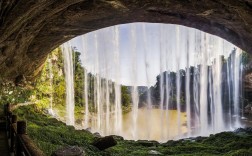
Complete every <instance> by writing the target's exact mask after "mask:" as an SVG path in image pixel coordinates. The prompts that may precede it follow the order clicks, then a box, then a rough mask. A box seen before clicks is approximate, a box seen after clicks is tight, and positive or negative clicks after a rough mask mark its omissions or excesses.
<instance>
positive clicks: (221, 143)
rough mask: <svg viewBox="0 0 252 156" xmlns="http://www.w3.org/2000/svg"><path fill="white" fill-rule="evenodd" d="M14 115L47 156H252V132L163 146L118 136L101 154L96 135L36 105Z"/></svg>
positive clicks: (221, 134)
mask: <svg viewBox="0 0 252 156" xmlns="http://www.w3.org/2000/svg"><path fill="white" fill-rule="evenodd" d="M14 113H15V114H16V115H18V118H19V120H27V123H28V127H27V130H28V134H29V136H30V137H31V138H32V139H33V140H34V142H35V143H36V144H37V146H38V147H39V148H40V149H41V150H42V151H44V153H45V154H46V155H51V154H52V153H53V152H54V151H55V150H57V149H58V148H61V147H63V146H67V145H70V146H79V147H82V149H84V151H85V153H86V155H87V156H148V155H152V154H151V152H153V151H154V152H155V151H156V152H158V153H160V154H161V155H181V156H182V155H185V156H190V155H191V156H197V155H198V156H199V155H204V156H208V155H227V156H229V155H231V156H239V155H245V156H246V155H252V130H251V131H246V132H242V133H233V132H222V133H219V134H215V135H211V136H210V137H198V138H196V139H191V140H183V139H182V140H178V141H172V140H170V141H168V142H166V143H162V144H160V143H156V142H153V144H151V143H150V142H147V141H132V140H124V139H123V138H122V137H119V136H114V138H115V139H116V140H117V145H116V146H114V147H111V148H109V149H107V150H105V151H99V150H98V149H97V148H96V147H94V146H92V145H91V143H92V142H93V141H94V140H95V137H94V135H93V134H92V133H90V132H88V131H85V130H75V129H74V127H72V126H66V125H65V124H64V123H62V122H60V121H57V120H56V119H54V118H51V117H49V116H47V115H45V114H43V113H41V111H39V110H36V109H35V107H34V106H27V107H20V108H18V109H17V110H15V111H14Z"/></svg>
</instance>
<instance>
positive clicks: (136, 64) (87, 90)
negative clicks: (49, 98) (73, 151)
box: [63, 23, 242, 141]
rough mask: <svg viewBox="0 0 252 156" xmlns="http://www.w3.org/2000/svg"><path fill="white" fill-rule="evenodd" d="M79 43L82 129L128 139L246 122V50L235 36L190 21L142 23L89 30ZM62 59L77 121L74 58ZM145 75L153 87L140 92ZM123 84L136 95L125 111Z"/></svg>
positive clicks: (211, 130) (193, 132) (217, 129)
mask: <svg viewBox="0 0 252 156" xmlns="http://www.w3.org/2000/svg"><path fill="white" fill-rule="evenodd" d="M154 28H155V29H154ZM81 44H82V46H83V48H82V50H83V52H82V53H83V54H84V59H83V60H84V61H83V67H84V68H85V72H84V78H85V79H84V98H85V110H84V112H85V115H84V123H85V124H84V128H88V127H90V128H91V131H92V132H99V133H101V134H102V135H111V134H116V135H122V136H124V137H125V138H126V139H135V140H137V139H155V140H158V141H167V140H169V139H178V138H183V137H185V136H186V137H191V136H198V135H204V136H206V135H209V134H212V133H217V132H221V131H226V130H232V129H233V128H237V127H240V126H241V124H240V112H239V109H240V96H241V89H242V88H241V87H242V86H241V84H240V79H241V76H242V66H241V62H240V53H241V50H240V49H239V48H237V47H235V46H234V45H232V44H231V43H228V42H227V41H225V40H223V39H221V38H219V37H216V36H214V35H211V34H207V33H205V32H202V31H199V30H196V29H193V28H188V27H184V26H178V25H171V24H145V23H136V24H130V25H129V26H128V27H126V25H120V26H113V27H109V28H106V29H102V30H99V31H95V32H93V33H89V34H86V35H83V36H82V43H81ZM69 46H70V45H68V44H64V45H63V54H64V58H65V57H67V56H66V55H68V56H69V57H72V55H71V48H69ZM64 60H65V61H64V62H65V73H66V80H69V81H66V84H67V113H68V115H67V116H68V118H67V119H68V120H67V123H68V124H71V123H73V122H74V117H73V116H71V115H73V112H74V111H73V108H74V104H73V103H74V102H73V101H69V100H70V99H71V98H72V100H73V86H71V84H73V82H72V80H71V77H73V73H71V72H73V71H71V69H70V66H71V65H69V64H70V63H71V62H70V60H68V61H67V59H64ZM125 62H126V63H128V64H127V65H125ZM127 72H128V77H127V76H126V77H127V78H124V77H123V76H125V75H126V74H125V73H127ZM153 73H156V75H154V76H153ZM71 74H72V75H71ZM156 76H157V81H159V82H158V83H156V84H155V82H153V77H156ZM141 77H144V78H142V79H141ZM125 79H130V81H129V83H128V84H124V83H125V82H124V81H125ZM139 79H140V80H141V81H142V82H144V86H145V87H146V88H148V89H147V90H146V91H145V92H143V93H141V94H140V91H139V89H140V88H139ZM154 81H155V78H154ZM122 87H127V88H128V92H129V93H128V94H129V96H130V98H131V101H130V107H129V108H128V110H130V112H127V113H123V109H125V108H124V106H123V105H122V100H123V97H122V91H123V90H122ZM71 89H72V90H71ZM70 93H72V94H70ZM70 95H71V96H70ZM70 119H71V120H70ZM154 119H155V120H154ZM156 133H158V134H156Z"/></svg>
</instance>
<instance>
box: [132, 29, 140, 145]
mask: <svg viewBox="0 0 252 156" xmlns="http://www.w3.org/2000/svg"><path fill="white" fill-rule="evenodd" d="M131 41H132V42H131V46H132V50H131V56H132V81H133V86H132V90H131V98H132V105H133V106H132V112H133V116H132V137H133V139H135V140H136V139H138V136H137V118H138V102H139V99H138V96H139V95H138V87H137V85H136V81H137V51H136V45H137V40H136V27H135V26H134V25H132V28H131Z"/></svg>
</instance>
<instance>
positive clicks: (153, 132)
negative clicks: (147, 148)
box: [122, 108, 187, 141]
mask: <svg viewBox="0 0 252 156" xmlns="http://www.w3.org/2000/svg"><path fill="white" fill-rule="evenodd" d="M162 116H163V117H162ZM148 117H149V118H148ZM177 117H178V114H177V111H176V110H161V109H151V110H147V109H143V108H142V109H139V110H138V117H137V124H136V125H137V135H136V136H137V138H136V139H137V140H139V139H143V140H146V138H147V136H148V133H149V136H150V138H149V140H157V141H167V140H170V139H177V138H178V135H179V131H180V132H182V133H186V131H187V128H186V113H181V121H182V122H181V125H178V124H177V123H178V122H177V119H178V118H177ZM147 118H148V119H150V121H147V120H146V119H147ZM149 123H150V124H149ZM148 125H150V126H151V127H150V128H148ZM132 126H133V125H132V112H129V113H127V114H125V115H123V132H122V133H123V134H122V136H123V137H124V138H125V139H134V138H133V132H132V130H133V128H132ZM148 130H149V131H150V132H148Z"/></svg>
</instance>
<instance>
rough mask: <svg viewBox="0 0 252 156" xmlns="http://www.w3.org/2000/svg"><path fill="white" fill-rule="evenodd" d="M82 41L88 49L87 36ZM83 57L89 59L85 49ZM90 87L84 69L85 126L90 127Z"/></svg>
mask: <svg viewBox="0 0 252 156" xmlns="http://www.w3.org/2000/svg"><path fill="white" fill-rule="evenodd" d="M81 39H82V43H83V49H86V47H87V45H86V44H85V43H87V42H86V38H85V37H83V36H82V38H81ZM83 57H84V60H85V61H87V57H88V56H87V53H86V51H85V50H84V51H83ZM88 88H89V83H88V73H87V70H86V69H85V70H84V99H85V116H84V126H85V128H88V126H89V125H88V122H89V108H88Z"/></svg>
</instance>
